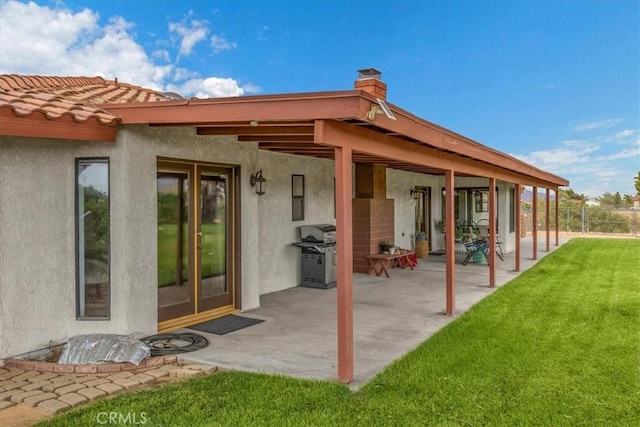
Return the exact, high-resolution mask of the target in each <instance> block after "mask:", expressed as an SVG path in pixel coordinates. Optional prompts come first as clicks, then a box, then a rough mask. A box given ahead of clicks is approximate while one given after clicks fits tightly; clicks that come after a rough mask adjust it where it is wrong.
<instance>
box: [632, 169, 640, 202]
mask: <svg viewBox="0 0 640 427" xmlns="http://www.w3.org/2000/svg"><path fill="white" fill-rule="evenodd" d="M633 180H634V181H635V182H634V185H635V187H636V196H637V197H640V172H638V174H637V175H636V177H635V178H633Z"/></svg>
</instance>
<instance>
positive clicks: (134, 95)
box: [0, 74, 170, 105]
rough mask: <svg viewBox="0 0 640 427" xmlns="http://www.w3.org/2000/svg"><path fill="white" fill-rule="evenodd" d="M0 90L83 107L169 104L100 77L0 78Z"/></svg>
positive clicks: (140, 89) (158, 96)
mask: <svg viewBox="0 0 640 427" xmlns="http://www.w3.org/2000/svg"><path fill="white" fill-rule="evenodd" d="M0 89H1V90H3V91H7V90H16V91H21V92H45V93H49V94H51V95H59V96H60V97H62V98H64V99H67V100H69V101H75V102H80V103H83V104H85V105H93V104H121V103H129V102H155V101H168V100H170V98H168V97H166V96H164V95H163V94H162V93H160V92H156V91H154V90H151V89H146V88H143V87H140V86H134V85H130V84H127V83H120V82H118V81H117V80H105V79H103V78H102V77H55V76H20V75H16V74H4V75H0Z"/></svg>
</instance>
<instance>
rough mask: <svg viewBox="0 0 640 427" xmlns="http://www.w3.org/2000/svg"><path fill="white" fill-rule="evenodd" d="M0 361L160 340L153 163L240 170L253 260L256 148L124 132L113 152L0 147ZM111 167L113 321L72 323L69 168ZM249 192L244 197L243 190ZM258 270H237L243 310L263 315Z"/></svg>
mask: <svg viewBox="0 0 640 427" xmlns="http://www.w3.org/2000/svg"><path fill="white" fill-rule="evenodd" d="M0 151H1V152H2V156H0V239H1V242H2V244H1V245H0V266H2V268H0V319H1V320H2V321H1V322H0V332H1V333H0V358H2V357H7V356H10V355H14V354H18V353H22V352H24V351H28V350H32V349H34V348H37V347H40V346H45V345H48V344H49V342H50V341H53V342H60V341H62V340H64V339H66V338H68V337H70V336H73V335H76V334H82V333H97V332H100V333H131V332H142V333H145V334H147V333H155V332H156V331H157V253H156V244H157V242H156V239H157V236H156V228H157V217H156V215H157V212H156V171H157V166H156V165H157V163H156V162H157V156H165V157H174V158H182V159H191V160H203V161H209V162H219V163H228V164H240V165H242V166H241V171H242V179H241V181H242V182H241V185H243V191H241V193H242V195H241V197H242V205H243V209H242V210H241V215H242V225H243V234H242V236H243V237H242V248H243V255H244V257H245V259H246V260H252V259H258V251H259V249H258V237H257V234H258V233H257V229H258V221H257V218H258V215H257V205H258V197H259V196H257V195H256V194H255V192H253V191H248V190H249V188H250V187H249V173H250V171H253V170H254V169H255V168H254V167H253V164H254V163H255V159H256V153H257V147H256V145H255V144H244V143H242V144H240V143H238V142H237V141H235V139H234V138H225V137H197V136H196V134H195V131H194V130H193V129H168V128H163V129H156V128H148V127H146V126H134V127H127V128H126V129H122V130H121V131H120V132H119V133H118V138H117V141H116V142H115V143H88V142H74V141H59V140H44V139H40V140H36V139H19V138H10V137H3V138H2V140H0ZM79 157H108V158H109V170H110V212H111V222H110V236H111V246H110V249H111V319H110V320H108V321H104V320H101V321H91V320H76V279H75V218H74V212H75V194H74V190H75V188H74V186H75V159H76V158H79ZM244 187H246V188H244ZM259 276H260V275H259V267H258V265H257V263H254V262H249V261H247V262H243V264H242V277H243V294H242V306H243V308H245V309H247V308H253V307H257V306H258V305H259V294H260V290H259V283H260V282H259V280H258V278H259Z"/></svg>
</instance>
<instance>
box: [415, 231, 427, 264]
mask: <svg viewBox="0 0 640 427" xmlns="http://www.w3.org/2000/svg"><path fill="white" fill-rule="evenodd" d="M416 256H417V257H418V258H426V257H428V256H429V241H428V240H427V233H425V232H424V231H419V232H417V233H416Z"/></svg>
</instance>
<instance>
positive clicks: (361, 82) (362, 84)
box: [354, 68, 387, 100]
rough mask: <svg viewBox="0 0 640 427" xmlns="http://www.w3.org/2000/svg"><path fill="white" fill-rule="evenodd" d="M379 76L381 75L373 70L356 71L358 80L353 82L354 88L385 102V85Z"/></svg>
mask: <svg viewBox="0 0 640 427" xmlns="http://www.w3.org/2000/svg"><path fill="white" fill-rule="evenodd" d="M381 76H382V73H380V71H378V70H376V69H375V68H366V69H363V70H358V80H356V81H355V83H354V87H355V88H356V89H358V90H363V91H365V92H369V93H370V94H372V95H373V96H375V97H376V98H380V99H382V100H386V99H387V85H386V83H384V82H383V81H382V80H380V77H381Z"/></svg>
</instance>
